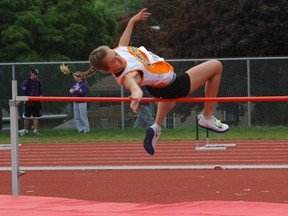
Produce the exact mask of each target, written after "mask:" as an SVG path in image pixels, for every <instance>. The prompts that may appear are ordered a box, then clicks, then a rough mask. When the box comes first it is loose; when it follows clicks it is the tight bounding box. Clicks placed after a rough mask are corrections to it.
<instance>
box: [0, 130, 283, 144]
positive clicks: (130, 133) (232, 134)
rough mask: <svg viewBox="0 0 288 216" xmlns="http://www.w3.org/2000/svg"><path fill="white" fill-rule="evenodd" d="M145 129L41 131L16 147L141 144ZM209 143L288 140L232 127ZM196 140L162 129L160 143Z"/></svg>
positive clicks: (6, 136) (190, 133) (188, 133)
mask: <svg viewBox="0 0 288 216" xmlns="http://www.w3.org/2000/svg"><path fill="white" fill-rule="evenodd" d="M145 131H146V129H133V128H129V129H125V130H121V129H93V130H92V131H91V132H90V133H87V134H79V133H78V132H77V131H76V130H74V129H67V130H54V129H43V130H41V131H40V132H41V135H40V136H35V135H33V134H31V131H30V134H28V135H27V136H25V137H21V136H19V143H63V142H100V141H103V142H120V141H124V142H127V141H131V142H132V141H133V142H135V141H136V142H138V141H142V140H143V139H144V136H145ZM199 131H200V133H199V139H200V140H202V139H203V140H204V139H205V137H206V130H203V129H199ZM0 138H1V139H0V144H8V143H10V132H9V131H1V132H0ZM209 139H210V140H288V127H284V126H277V127H258V126H253V127H251V128H247V127H231V128H230V130H229V131H228V132H226V133H224V134H217V133H213V132H209ZM189 140H192V141H193V140H196V128H195V127H189V128H177V129H165V128H164V129H162V135H161V137H160V141H189Z"/></svg>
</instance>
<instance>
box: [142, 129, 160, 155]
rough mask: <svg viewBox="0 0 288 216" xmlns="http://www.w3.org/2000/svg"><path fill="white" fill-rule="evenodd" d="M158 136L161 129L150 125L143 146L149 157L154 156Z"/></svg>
mask: <svg viewBox="0 0 288 216" xmlns="http://www.w3.org/2000/svg"><path fill="white" fill-rule="evenodd" d="M160 134H161V128H160V127H159V126H156V125H152V126H151V127H149V128H148V129H147V131H146V136H145V139H144V143H143V146H144V149H145V150H146V152H147V153H148V154H150V155H153V154H154V152H155V146H156V143H157V141H158V139H159V137H160Z"/></svg>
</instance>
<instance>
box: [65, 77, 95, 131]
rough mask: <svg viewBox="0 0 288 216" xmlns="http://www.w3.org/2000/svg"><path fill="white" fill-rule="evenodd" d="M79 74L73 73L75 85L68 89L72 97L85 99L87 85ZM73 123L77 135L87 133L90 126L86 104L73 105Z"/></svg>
mask: <svg viewBox="0 0 288 216" xmlns="http://www.w3.org/2000/svg"><path fill="white" fill-rule="evenodd" d="M78 75H79V74H77V72H76V73H74V74H73V77H74V80H75V83H74V84H73V86H72V88H71V89H70V93H71V94H72V95H73V97H86V96H87V92H88V85H87V82H86V81H85V79H82V78H81V77H80V76H78ZM73 112H74V121H75V125H76V128H77V130H78V132H79V133H89V132H90V126H89V120H88V117H87V102H74V103H73Z"/></svg>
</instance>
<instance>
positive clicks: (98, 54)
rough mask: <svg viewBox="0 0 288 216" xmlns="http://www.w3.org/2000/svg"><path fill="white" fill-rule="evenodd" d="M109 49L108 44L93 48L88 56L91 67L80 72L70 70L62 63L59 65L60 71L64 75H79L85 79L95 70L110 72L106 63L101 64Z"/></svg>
mask: <svg viewBox="0 0 288 216" xmlns="http://www.w3.org/2000/svg"><path fill="white" fill-rule="evenodd" d="M109 49H110V48H109V47H108V46H100V47H98V48H96V49H95V50H93V51H92V52H91V54H90V56H89V61H90V65H91V67H90V68H89V69H88V70H87V71H85V72H81V71H76V72H71V71H70V70H69V68H68V65H67V66H66V65H64V64H63V65H61V66H60V71H61V72H62V73H64V74H66V75H67V74H71V75H72V76H73V77H75V76H77V77H81V78H82V79H85V78H87V77H89V76H91V75H92V74H94V73H95V72H96V71H97V70H99V71H100V72H102V73H110V71H109V68H108V67H107V65H105V64H103V59H104V58H105V57H106V55H107V51H108V50H109Z"/></svg>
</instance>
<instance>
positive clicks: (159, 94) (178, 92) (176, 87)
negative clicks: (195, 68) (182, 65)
mask: <svg viewBox="0 0 288 216" xmlns="http://www.w3.org/2000/svg"><path fill="white" fill-rule="evenodd" d="M190 85H191V84H190V78H189V75H188V74H187V73H184V74H180V75H177V76H176V79H175V80H174V82H173V83H171V84H170V85H168V86H165V87H163V88H156V87H152V86H146V89H147V91H148V92H149V93H150V94H151V95H152V96H154V97H156V98H163V99H175V98H181V97H186V96H187V95H188V94H189V92H190Z"/></svg>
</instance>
